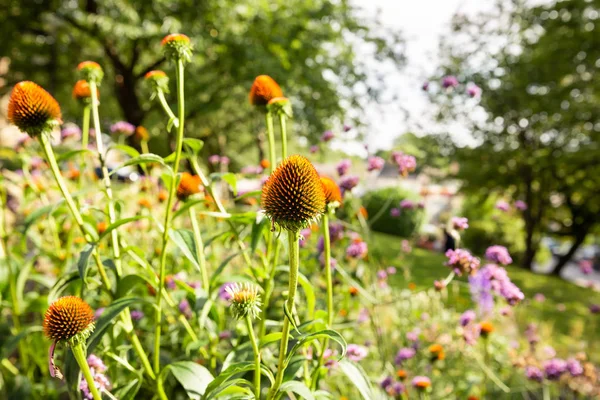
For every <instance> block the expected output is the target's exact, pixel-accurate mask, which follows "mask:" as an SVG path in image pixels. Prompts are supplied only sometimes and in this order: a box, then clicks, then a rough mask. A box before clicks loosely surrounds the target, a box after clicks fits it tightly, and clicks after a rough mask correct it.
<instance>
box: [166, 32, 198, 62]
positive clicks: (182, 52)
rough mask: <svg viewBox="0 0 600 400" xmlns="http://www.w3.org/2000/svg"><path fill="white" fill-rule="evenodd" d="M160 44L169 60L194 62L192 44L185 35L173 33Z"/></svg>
mask: <svg viewBox="0 0 600 400" xmlns="http://www.w3.org/2000/svg"><path fill="white" fill-rule="evenodd" d="M160 44H161V46H162V48H163V51H164V53H165V56H166V57H167V58H168V59H171V60H174V61H179V60H181V61H182V62H184V63H186V62H190V61H191V60H192V49H193V47H192V42H191V41H190V38H189V37H187V36H186V35H184V34H183V33H171V34H170V35H167V36H165V37H164V38H163V39H162V41H161V42H160Z"/></svg>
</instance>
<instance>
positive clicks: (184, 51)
mask: <svg viewBox="0 0 600 400" xmlns="http://www.w3.org/2000/svg"><path fill="white" fill-rule="evenodd" d="M162 45H163V48H164V50H165V53H166V55H167V58H170V59H172V60H174V61H175V64H176V65H175V73H176V77H177V113H178V124H177V139H176V144H175V160H174V162H173V174H172V179H171V186H170V188H169V197H168V199H167V205H166V212H165V223H164V231H163V235H162V248H161V253H160V266H159V281H158V291H157V293H156V314H155V323H156V328H155V331H154V370H155V371H156V372H157V373H158V372H159V371H160V337H161V323H162V299H163V291H164V290H165V275H166V265H167V246H168V244H169V230H170V229H171V222H172V212H173V202H174V200H175V195H176V189H177V173H178V171H179V162H180V161H181V151H182V147H183V132H184V123H185V97H184V90H183V88H184V63H185V62H188V61H190V59H191V51H192V48H191V44H190V39H189V38H188V37H187V36H185V35H182V34H171V35H168V36H166V37H165V38H164V39H163V41H162Z"/></svg>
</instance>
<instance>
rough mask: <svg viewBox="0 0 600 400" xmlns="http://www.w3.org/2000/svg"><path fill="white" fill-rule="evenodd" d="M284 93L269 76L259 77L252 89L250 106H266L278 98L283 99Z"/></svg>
mask: <svg viewBox="0 0 600 400" xmlns="http://www.w3.org/2000/svg"><path fill="white" fill-rule="evenodd" d="M282 96H283V91H282V90H281V88H280V87H279V85H278V84H277V82H275V80H274V79H273V78H271V77H270V76H269V75H259V76H257V77H256V79H255V80H254V83H253V84H252V88H250V95H249V96H248V97H249V99H250V104H252V105H254V106H265V105H267V104H268V103H269V101H270V100H271V99H273V98H276V97H282Z"/></svg>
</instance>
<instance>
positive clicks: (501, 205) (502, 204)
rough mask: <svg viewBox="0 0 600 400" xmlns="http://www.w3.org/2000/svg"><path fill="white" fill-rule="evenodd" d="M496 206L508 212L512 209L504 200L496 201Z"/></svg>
mask: <svg viewBox="0 0 600 400" xmlns="http://www.w3.org/2000/svg"><path fill="white" fill-rule="evenodd" d="M496 208H497V209H498V210H500V211H504V212H507V211H508V210H509V209H510V205H509V204H508V203H507V202H505V201H504V200H499V201H498V202H496Z"/></svg>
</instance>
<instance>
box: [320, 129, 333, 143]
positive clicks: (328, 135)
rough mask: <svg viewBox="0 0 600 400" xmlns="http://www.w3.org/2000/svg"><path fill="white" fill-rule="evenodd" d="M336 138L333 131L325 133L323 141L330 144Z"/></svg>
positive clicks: (322, 137)
mask: <svg viewBox="0 0 600 400" xmlns="http://www.w3.org/2000/svg"><path fill="white" fill-rule="evenodd" d="M334 137H335V135H334V134H333V132H332V131H325V132H323V135H321V141H322V142H329V141H330V140H331V139H333V138H334Z"/></svg>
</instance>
